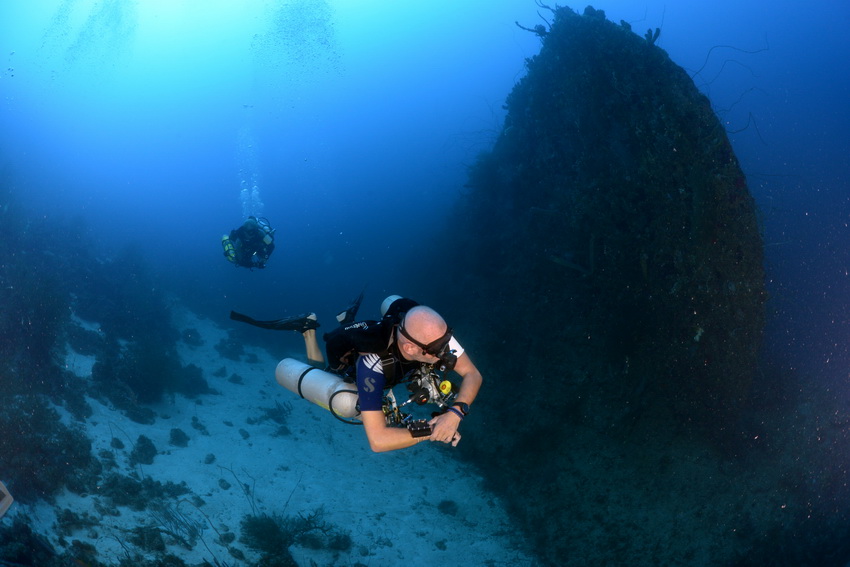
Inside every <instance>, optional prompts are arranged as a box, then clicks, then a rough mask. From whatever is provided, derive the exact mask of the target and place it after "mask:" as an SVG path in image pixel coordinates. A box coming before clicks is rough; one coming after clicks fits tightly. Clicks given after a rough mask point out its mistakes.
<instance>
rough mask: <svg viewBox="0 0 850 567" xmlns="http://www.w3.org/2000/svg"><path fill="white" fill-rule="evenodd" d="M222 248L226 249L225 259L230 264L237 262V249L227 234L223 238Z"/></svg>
mask: <svg viewBox="0 0 850 567" xmlns="http://www.w3.org/2000/svg"><path fill="white" fill-rule="evenodd" d="M221 247H222V248H224V257H225V258H227V260H228V261H229V262H236V249H235V248H233V242H231V241H230V237H229V236H227V235H226V234H225V235H224V236H222V237H221Z"/></svg>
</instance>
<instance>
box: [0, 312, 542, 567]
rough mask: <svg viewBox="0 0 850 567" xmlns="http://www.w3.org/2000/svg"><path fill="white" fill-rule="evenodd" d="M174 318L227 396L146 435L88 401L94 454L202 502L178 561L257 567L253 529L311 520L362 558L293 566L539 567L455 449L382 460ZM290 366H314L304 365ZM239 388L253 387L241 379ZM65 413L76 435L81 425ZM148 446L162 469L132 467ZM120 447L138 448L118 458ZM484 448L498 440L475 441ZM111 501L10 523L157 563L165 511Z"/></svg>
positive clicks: (252, 362) (190, 356)
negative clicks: (153, 550) (274, 415)
mask: <svg viewBox="0 0 850 567" xmlns="http://www.w3.org/2000/svg"><path fill="white" fill-rule="evenodd" d="M173 314H174V318H175V323H176V324H177V327H178V329H181V330H183V329H194V330H196V331H198V333H199V334H200V338H201V341H202V345H201V346H194V347H193V346H190V345H187V344H185V343H183V342H180V343H179V345H178V350H179V354H180V356H181V359H182V362H183V364H184V365H188V364H195V365H197V366H199V367H200V368H202V369H203V370H204V377H205V378H206V379H207V382H208V383H209V385H210V387H211V388H213V389H214V390H215V391H216V392H217V393H216V394H206V395H201V396H199V397H197V398H196V399H188V398H186V397H184V396H182V395H172V396H167V397H166V399H165V400H164V401H163V402H162V403H159V404H157V405H154V406H151V409H153V410H154V411H155V412H156V415H157V419H156V422H155V423H154V424H153V425H142V424H139V423H135V422H133V421H131V420H129V419H128V418H127V417H126V416H124V415H123V414H122V413H121V412H120V411H118V410H116V409H114V408H111V407H108V406H105V405H103V404H102V403H100V402H98V401H97V400H94V399H91V398H88V402H89V404H90V405H91V407H92V408H93V410H94V412H93V414H92V415H91V416H90V417H89V418H87V419H86V420H85V422H84V423H83V427H84V429H85V432H86V434H87V435H88V437H89V438H90V439H91V441H92V453H93V454H94V455H99V454H100V453H101V452H102V451H110V452H113V453H114V454H115V459H116V461H117V464H118V469H117V471H118V472H120V473H121V474H124V475H130V474H133V473H136V474H138V475H144V476H145V477H150V478H151V479H152V480H154V481H159V482H161V483H163V484H164V483H166V482H168V481H170V482H172V483H175V484H179V483H185V484H186V485H187V486H188V489H189V490H190V491H191V492H190V493H189V494H186V495H185V496H181V497H179V498H175V499H174V501H173V503H172V507H173V509H175V510H177V511H178V512H179V513H180V514H182V515H184V516H185V517H186V518H187V519H190V520H191V521H193V522H195V523H196V525H198V526H201V527H202V533H201V537H200V538H198V539H197V541H196V542H195V545H194V546H193V547H192V548H191V549H189V548H188V546H186V545H182V544H181V543H180V542H179V541H176V540H174V539H173V538H168V537H166V538H165V542H166V544H167V550H166V551H167V552H168V553H172V554H174V555H176V556H178V557H180V558H181V559H183V560H184V561H185V562H186V563H188V564H191V565H198V564H202V563H203V562H204V561H208V562H209V563H210V564H215V562H216V561H218V562H220V563H222V564H224V562H226V563H227V564H228V565H233V566H235V565H246V564H252V563H254V562H255V561H256V560H257V559H258V558H259V554H258V553H257V552H256V551H255V550H253V549H251V548H250V547H248V546H247V545H245V544H244V542H241V541H240V538H239V537H238V536H239V534H240V523H241V521H242V519H243V518H244V517H245V516H246V515H249V514H267V515H278V516H282V517H289V516H293V517H298V516H299V515H301V516H309V515H310V514H314V513H316V512H317V511H318V512H320V514H321V518H322V521H323V522H324V523H326V524H327V525H329V526H333V527H334V528H335V529H337V530H339V531H341V532H344V533H348V534H349V535H350V538H351V543H352V545H351V546H350V548H349V549H347V550H344V551H333V550H329V549H309V548H304V547H298V546H297V545H296V546H293V547H291V548H290V552H291V553H292V556H293V557H294V558H295V560H296V561H297V563H298V564H299V565H304V566H309V565H355V564H358V563H359V564H363V565H391V564H409V565H426V564H430V565H439V564H447V563H452V564H455V563H459V562H460V563H463V564H465V565H531V564H533V560H532V559H531V556H530V555H529V554H527V553H526V552H525V551H524V546H523V540H522V536H521V535H519V534H517V533H516V530H515V529H514V528H513V526H512V525H511V523H510V521H509V519H508V517H507V515H506V513H505V511H504V509H503V508H502V506H501V503H500V501H499V499H498V498H497V497H495V496H494V495H493V494H491V493H489V492H487V491H486V490H485V489H484V488H483V486H482V484H483V482H482V478H481V476H480V475H479V474H478V473H477V472H476V470H475V469H474V468H473V467H472V466H470V465H468V464H466V463H463V462H460V461H459V460H458V458H457V456H456V453H455V452H454V451H455V450H454V449H452V448H451V447H449V446H447V445H438V444H434V443H421V444H419V445H417V446H414V447H412V448H410V449H407V450H403V451H396V452H392V453H385V454H375V453H372V452H371V450H370V449H369V446H368V443H367V441H366V438H365V435H364V433H363V431H362V429H361V427H360V426H356V425H347V424H344V423H342V422H340V421H337V420H336V419H334V418H333V416H331V415H330V414H329V413H328V412H327V411H325V410H323V409H322V408H320V407H318V406H315V405H313V404H312V403H310V402H308V401H306V400H302V399H300V398H298V397H297V396H296V395H295V394H293V393H292V392H289V391H288V390H286V389H284V388H282V387H280V386H279V385H278V384H277V383H276V382H275V379H274V370H275V366H276V364H277V362H278V360H275V359H274V358H272V357H271V356H270V354H269V353H268V352H266V351H264V350H261V349H258V348H252V347H251V346H250V345H245V352H246V355H247V356H242V357H241V360H240V361H234V360H230V359H225V358H222V356H221V355H220V354H219V353H218V352H217V351H216V350H215V349H214V348H213V347H214V345H216V344H218V342H219V341H220V340H221V339H223V338H226V336H227V332H226V330H225V329H223V328H220V327H218V326H217V325H216V324H214V323H213V322H210V321H209V320H204V319H201V318H199V317H197V316H196V315H195V314H194V313H191V312H189V311H187V310H185V309H183V308H181V307H179V306H175V307H174V309H173ZM78 322H80V321H78ZM80 323H81V324H85V325H87V326H89V328H92V327H91V326H90V325H89V324H88V323H85V322H80ZM282 342H283V341H282ZM293 344H297V343H295V342H293ZM281 354H282V357H283V356H293V357H296V358H303V354H302V353H299V352H282V353H281ZM252 355H253V356H252ZM246 360H247V361H249V362H246ZM93 363H94V358H93V357H87V356H82V355H80V354H77V353H75V352H73V351H69V352H68V355H67V357H66V364H67V366H68V368H69V369H70V370H72V371H73V372H74V374H76V375H77V376H78V377H79V378H80V380H90V379H91V368H92V365H93ZM234 374H236V375H238V376H239V377H241V378H242V380H241V383H239V380H236V381H231V380H230V379H229V377H232V376H233V375H234ZM222 375H223V376H224V377H214V376H222ZM278 405H280V406H283V407H284V408H285V409H287V410H289V413H288V415H287V416H286V423H285V425H284V426H283V427H282V426H281V424H279V423H277V422H275V421H274V420H272V419H268V418H267V417H268V415H267V414H268V412H267V411H266V410H274V409H279V408H278ZM57 409H58V411H60V412H61V413H62V415H63V419H64V420H66V423H68V424H72V423H74V424H79V422H77V421H75V420H73V418H71V416H70V415H68V414H67V412H65V411H64V410H63V409H61V408H57ZM173 428H178V429H180V430H182V431H183V432H185V433H186V434H187V435H188V436H189V441H188V445H187V446H185V447H179V446H175V445H172V444H171V443H170V439H171V430H172V429H173ZM140 435H144V436H146V437H148V438H149V439H150V440H151V441H153V444H154V446H155V447H156V448H157V455H156V457H155V458H154V461H153V464H151V465H136V466H132V465H131V464H130V461H129V455H130V451H131V450H132V448H133V444H134V443H135V442H136V440H137V439H138V437H139V436H140ZM113 438H117V439H120V440H121V441H122V442H123V444H124V448H123V449H116V448H114V447H112V446H111V444H112V440H113ZM481 442H492V440H483V439H474V438H470V437H465V438H464V440H463V441H462V443H481ZM211 456H212V457H211ZM210 461H212V462H210ZM194 496H197V497H200V499H201V500H202V501H203V503H202V504H201V505H200V506H196V505H195V504H194V503H193V502H199V501H198V500H197V499H195V498H194ZM101 499H102V498H101V497H100V496H98V495H97V494H89V495H85V496H80V495H77V494H73V493H70V492H64V493H62V494H60V495H59V496H58V497H57V498H56V500H55V502H53V503H50V504H48V503H46V502H41V503H39V504H37V505H34V506H25V505H21V504H20V503H15V504H14V505H13V507H12V509H11V510H10V511H9V513H8V514H7V516H6V519H5V521H7V522H8V521H10V518H13V517H14V516H15V515H17V514H21V515H26V516H28V517H29V521H30V522H31V524H32V525H33V528H34V529H35V530H37V531H38V532H39V533H41V534H44V535H46V536H47V538H48V539H49V540H50V542H51V544H52V545H53V546H54V547H55V548H56V549H57V550H61V549H63V546H62V545H63V543H64V545H68V544H69V543H70V542H71V541H72V540H75V539H76V540H79V541H81V542H84V543H89V544H91V545H93V546H94V547H95V549H97V551H98V557H99V559H100V560H101V561H102V562H104V563H107V562H113V561H114V562H116V563H117V562H118V561H119V560H120V559H121V558H124V557H127V555H128V552H130V553H140V554H142V555H143V556H146V557H150V558H153V555H151V554H150V553H145V552H144V551H142V550H140V549H138V548H136V547H135V546H134V545H133V544H132V543H130V541H129V536H128V534H129V530H132V529H133V528H135V527H137V526H140V525H148V526H155V525H157V520H156V518H155V517H154V516H153V514H152V513H151V511H150V510H144V511H134V510H132V509H130V508H127V507H120V508H118V509H117V510H118V512H119V513H120V514H119V515H117V516H112V515H103V514H102V513H101V512H99V511H98V509H97V508H96V504H97V503H99V501H100V500H101ZM100 508H101V510H102V506H100ZM63 509H69V510H71V511H73V512H75V513H76V514H78V515H80V516H83V515H85V514H88V515H90V516H91V517H95V518H97V519H98V520H99V525H97V526H93V527H89V528H82V529H79V530H77V531H75V532H74V533H73V534H71V535H70V536H67V535H66V536H65V537H64V540H60V535H59V533H58V531H57V514H58V513H59V512H61V511H62V510H63ZM227 532H232V533H234V534H236V535H237V537H236V539H235V541H233V542H232V543H230V545H229V546H228V545H225V544H222V543H221V541H220V535H221V534H224V533H227ZM233 549H236V550H237V551H236V555H239V552H240V551H241V552H242V553H243V554H244V559H239V558H237V557H236V556H235V555H234V554H233V553H232V551H233Z"/></svg>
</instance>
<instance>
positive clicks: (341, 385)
mask: <svg viewBox="0 0 850 567" xmlns="http://www.w3.org/2000/svg"><path fill="white" fill-rule="evenodd" d="M274 375H275V379H277V383H278V384H280V385H281V386H283V387H284V388H286V389H287V390H289V391H291V392H295V393H296V394H298V395H299V396H301V397H302V398H304V399H306V400H309V401H311V402H313V403H314V404H316V405H318V406H320V407H322V408H324V409H326V410H328V411H330V412H331V413H332V414H333V415H334V417H336V418H338V419H342V420H343V421H352V420H356V419H358V418H359V416H360V411H359V410H358V409H357V403H358V401H359V400H360V398H359V396H358V395H357V386H355V385H354V384H351V383H348V382H344V381H343V380H342V378H340V377H339V376H337V375H336V374H331V373H330V372H325V371H324V370H319V369H318V368H316V367H315V366H310V365H309V364H305V363H303V362H300V361H298V360H295V359H293V358H284V359H283V360H281V361H280V362H279V363H278V365H277V369H276V370H275V373H274Z"/></svg>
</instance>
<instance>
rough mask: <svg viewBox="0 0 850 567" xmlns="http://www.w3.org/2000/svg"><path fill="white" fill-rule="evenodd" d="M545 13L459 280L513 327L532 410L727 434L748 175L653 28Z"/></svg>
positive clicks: (745, 330) (750, 312) (744, 298)
mask: <svg viewBox="0 0 850 567" xmlns="http://www.w3.org/2000/svg"><path fill="white" fill-rule="evenodd" d="M552 15H553V16H554V19H553V20H552V23H551V27H550V28H549V29H543V28H541V27H539V26H538V27H537V28H536V29H535V30H530V31H534V33H537V34H538V35H540V36H541V38H542V47H541V49H540V53H539V54H538V55H537V56H535V57H534V58H532V59H530V60H528V62H527V63H528V73H527V75H526V76H525V77H524V78H523V79H522V80H521V81H520V83H519V84H517V85H516V86H515V88H514V89H513V91H512V92H511V93H510V96H509V97H508V100H507V105H506V109H507V117H506V119H505V125H504V129H503V131H502V133H501V135H500V137H499V138H498V140H497V142H496V144H495V146H494V148H493V150H492V151H491V152H489V153H486V154H484V155H482V156H480V158H479V160H478V162H477V163H476V164H475V165H474V166H473V167H472V168H471V172H470V180H469V186H470V188H471V193H470V198H469V199H468V202H467V203H466V204H465V205H463V210H462V214H463V217H464V221H463V222H464V224H465V225H466V226H467V227H468V229H466V230H468V232H467V233H466V234H467V238H465V239H464V240H463V244H464V249H465V255H464V259H465V260H466V261H467V262H468V265H469V266H470V270H471V276H468V277H470V278H472V279H473V280H474V281H471V282H466V283H468V284H471V285H474V286H476V288H478V289H481V290H482V293H481V296H480V297H481V301H482V303H481V305H480V306H479V307H480V310H481V312H482V314H483V312H485V311H487V310H490V311H492V309H493V306H494V305H497V306H498V308H499V311H500V313H501V314H502V317H501V319H502V320H503V321H504V322H505V323H509V324H510V327H511V329H513V332H512V333H511V335H510V336H511V344H512V345H514V346H515V350H516V352H517V354H518V356H520V357H523V358H522V359H521V360H522V362H521V363H519V362H516V361H514V362H515V363H516V364H517V366H518V367H520V368H517V372H522V370H523V369H524V370H525V373H528V372H529V367H530V366H536V367H537V369H538V381H537V382H536V383H534V384H535V388H534V389H533V391H532V392H526V393H525V394H524V395H526V396H528V397H529V398H531V399H530V400H528V401H531V402H535V403H536V402H537V401H539V402H540V403H543V404H545V405H546V407H550V406H552V404H553V402H552V400H559V401H560V402H561V403H562V404H563V405H562V406H561V408H560V409H567V408H568V409H570V410H571V413H573V414H578V415H582V416H584V418H583V419H585V420H587V421H589V422H593V421H594V420H598V421H599V423H600V426H602V427H605V426H610V425H612V424H613V425H619V424H620V423H621V422H622V421H623V420H625V419H629V420H635V419H639V418H640V417H643V416H646V415H650V416H652V415H654V414H657V413H659V412H661V413H663V412H669V411H670V410H671V409H672V410H673V413H674V415H675V417H676V419H677V420H678V421H679V422H680V423H683V424H695V425H697V426H698V427H699V428H700V430H701V431H704V432H708V433H709V434H711V435H712V436H715V434H718V433H720V434H722V433H723V432H724V430H725V429H726V428H728V427H729V426H730V425H731V424H732V423H734V420H735V419H736V418H737V417H738V416H739V414H740V411H741V409H742V406H743V404H744V402H745V400H746V399H747V395H748V392H749V388H750V383H751V379H752V376H753V373H754V371H755V366H756V359H757V353H758V350H759V344H760V339H761V335H762V328H763V325H764V301H765V298H766V295H765V289H764V272H763V267H762V240H761V237H760V234H759V230H758V224H757V220H756V209H755V206H754V202H753V198H752V197H751V195H750V193H749V190H748V188H747V180H746V177H745V176H744V173H743V172H742V171H741V168H740V166H739V164H738V161H737V159H736V158H735V154H734V152H733V150H732V147H731V145H730V143H729V140H728V137H727V135H726V132H725V130H724V128H723V126H722V125H721V124H720V123H719V121H718V119H717V117H716V116H715V114H714V112H713V111H712V107H711V104H710V102H709V100H708V99H707V98H706V97H705V96H704V95H703V94H701V93H700V92H699V91H698V90H697V88H696V87H695V86H694V84H693V81H692V80H691V78H690V77H689V76H688V74H687V73H686V72H685V71H684V70H683V69H681V68H680V67H679V66H677V65H676V64H675V63H673V62H672V61H671V60H670V58H669V57H668V55H667V54H666V53H665V52H664V51H663V50H662V49H660V48H659V47H658V46H656V45H655V41H656V40H657V39H658V32H657V31H655V32H652V31H650V32H649V33H647V35H646V37H641V36H639V35H636V34H635V33H633V32H632V31H631V29H630V27H629V26H628V25H624V24H614V23H612V22H610V21H608V20H606V19H605V16H604V13H603V12H601V11H597V10H594V9H593V8H587V9H586V10H585V13H584V15H579V14H577V13H575V12H573V11H571V10H569V9H566V8H558V9H556V10H553V11H552ZM511 302H513V303H514V304H515V306H516V307H515V308H512V307H511ZM517 329H523V330H524V331H523V332H517ZM502 338H503V339H504V335H502ZM577 349H578V350H579V351H580V355H576V351H577ZM532 357H534V358H535V360H533V361H532V360H531V358H532ZM514 358H516V357H514ZM544 377H545V378H551V379H546V380H545V384H544V383H541V382H540V381H539V378H544ZM495 379H498V377H495ZM511 379H512V380H513V383H514V384H516V383H517V382H516V381H517V377H516V373H514V374H512V376H511ZM513 392H516V390H513ZM519 395H523V394H519ZM538 398H539V400H538ZM553 409H556V410H557V409H559V408H558V407H553Z"/></svg>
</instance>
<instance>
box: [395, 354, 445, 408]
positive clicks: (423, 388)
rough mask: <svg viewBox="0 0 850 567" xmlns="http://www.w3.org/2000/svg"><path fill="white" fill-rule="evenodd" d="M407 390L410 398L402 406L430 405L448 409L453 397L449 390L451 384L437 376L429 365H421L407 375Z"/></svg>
mask: <svg viewBox="0 0 850 567" xmlns="http://www.w3.org/2000/svg"><path fill="white" fill-rule="evenodd" d="M407 390H408V391H409V392H410V397H409V398H408V399H407V401H406V402H404V403H403V404H401V405H402V406H406V405H407V404H409V403H415V404H416V405H420V406H421V405H425V404H427V403H432V404H436V405H437V406H438V407H441V408H446V407H449V405H450V403H451V400H452V399H454V397H455V394H454V393H452V390H451V383H450V382H448V381H446V380H443V379H442V378H441V377H440V375H439V374H437V370H436V369H435V368H434V366H433V365H430V364H422V365H421V366H420V367H419V368H417V369H415V370H413V371H411V372H410V374H408V377H407Z"/></svg>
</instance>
